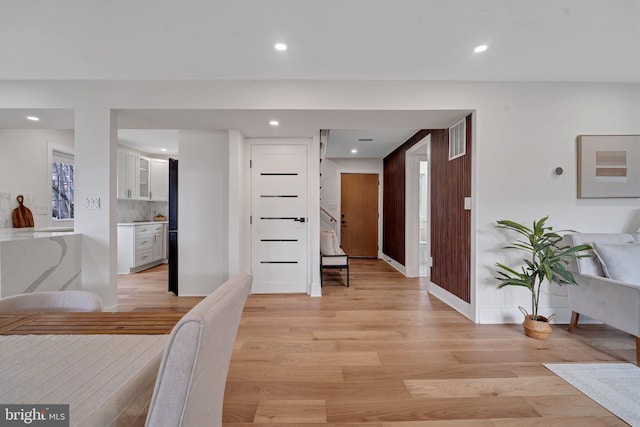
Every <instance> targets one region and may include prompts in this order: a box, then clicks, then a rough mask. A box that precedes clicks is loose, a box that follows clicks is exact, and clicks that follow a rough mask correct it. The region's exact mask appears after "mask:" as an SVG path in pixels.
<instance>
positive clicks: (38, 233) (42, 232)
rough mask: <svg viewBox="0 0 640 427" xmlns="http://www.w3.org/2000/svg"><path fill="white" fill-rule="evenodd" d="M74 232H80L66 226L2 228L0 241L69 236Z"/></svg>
mask: <svg viewBox="0 0 640 427" xmlns="http://www.w3.org/2000/svg"><path fill="white" fill-rule="evenodd" d="M72 234H79V233H76V232H75V231H73V229H71V228H68V227H65V228H55V227H47V228H33V227H27V228H2V229H0V242H11V241H18V240H27V239H40V238H49V237H57V236H69V235H72Z"/></svg>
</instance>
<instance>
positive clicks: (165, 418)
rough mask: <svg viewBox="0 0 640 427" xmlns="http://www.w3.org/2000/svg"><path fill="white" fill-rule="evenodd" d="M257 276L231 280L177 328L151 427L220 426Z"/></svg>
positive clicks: (162, 371) (155, 398) (159, 382)
mask: <svg viewBox="0 0 640 427" xmlns="http://www.w3.org/2000/svg"><path fill="white" fill-rule="evenodd" d="M251 281H252V277H251V276H250V275H249V274H246V273H242V274H239V275H237V276H234V277H232V278H231V279H229V280H228V281H227V282H225V283H224V284H223V285H222V286H220V287H219V288H218V289H216V290H215V291H213V293H211V294H210V295H209V296H208V297H206V298H205V299H203V300H202V301H200V302H199V303H198V304H197V305H196V306H195V307H193V308H192V309H191V310H190V311H189V312H188V313H187V314H185V315H184V317H183V318H182V319H180V321H179V322H178V323H177V324H176V326H175V327H174V328H173V330H172V331H171V335H170V336H169V342H168V343H167V346H166V348H165V350H164V354H163V356H162V362H161V364H160V370H159V372H158V378H157V380H156V384H155V389H154V391H153V397H152V399H151V404H150V406H149V412H148V414H147V420H146V424H145V426H147V427H152V426H153V427H173V426H176V427H177V426H185V427H187V426H194V427H197V426H214V427H216V426H221V425H222V401H223V398H224V389H225V384H226V381H227V373H228V371H229V363H230V361H231V353H232V351H233V345H234V343H235V339H236V334H237V331H238V326H239V325H240V317H241V316H242V309H243V308H244V304H245V302H246V299H247V296H248V295H249V292H250V290H251Z"/></svg>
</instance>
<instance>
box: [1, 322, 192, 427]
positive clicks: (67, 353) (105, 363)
mask: <svg viewBox="0 0 640 427" xmlns="http://www.w3.org/2000/svg"><path fill="white" fill-rule="evenodd" d="M183 316H184V313H182V312H131V311H129V312H114V313H112V312H90V313H89V312H48V313H35V312H17V313H0V362H1V363H0V365H1V366H2V367H1V368H0V383H2V384H3V385H4V387H2V388H0V401H2V402H3V403H11V404H44V403H46V404H54V403H55V404H68V405H69V408H70V409H69V411H70V412H69V420H70V426H71V427H89V426H91V427H94V426H103V425H126V426H133V425H138V423H139V424H140V425H142V424H143V423H144V420H145V416H146V410H147V408H148V404H149V401H150V400H151V394H152V392H153V387H154V384H155V379H156V376H157V373H158V369H159V366H160V361H161V359H162V353H163V350H164V348H165V346H166V342H167V340H168V338H169V337H168V336H167V334H169V333H170V332H171V330H172V328H173V327H174V325H175V324H176V323H178V321H179V320H180V318H182V317H183ZM132 420H136V421H135V422H134V421H132Z"/></svg>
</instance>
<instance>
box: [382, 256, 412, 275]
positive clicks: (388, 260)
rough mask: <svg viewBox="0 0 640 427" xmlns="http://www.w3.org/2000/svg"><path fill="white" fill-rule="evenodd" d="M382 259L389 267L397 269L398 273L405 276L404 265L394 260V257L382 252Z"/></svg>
mask: <svg viewBox="0 0 640 427" xmlns="http://www.w3.org/2000/svg"><path fill="white" fill-rule="evenodd" d="M382 260H383V261H385V262H386V263H387V264H389V265H390V266H391V267H393V268H395V269H396V270H398V271H399V272H400V273H402V275H403V276H405V277H406V275H407V269H406V268H405V266H404V265H402V264H400V263H399V262H398V261H396V260H395V259H393V258H391V257H390V256H388V255H385V254H382Z"/></svg>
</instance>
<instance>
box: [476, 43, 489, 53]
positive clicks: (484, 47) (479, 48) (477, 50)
mask: <svg viewBox="0 0 640 427" xmlns="http://www.w3.org/2000/svg"><path fill="white" fill-rule="evenodd" d="M488 48H489V46H487V45H486V44H481V45H480V46H476V48H475V49H473V51H474V52H475V53H480V52H484V51H485V50H487V49H488Z"/></svg>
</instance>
